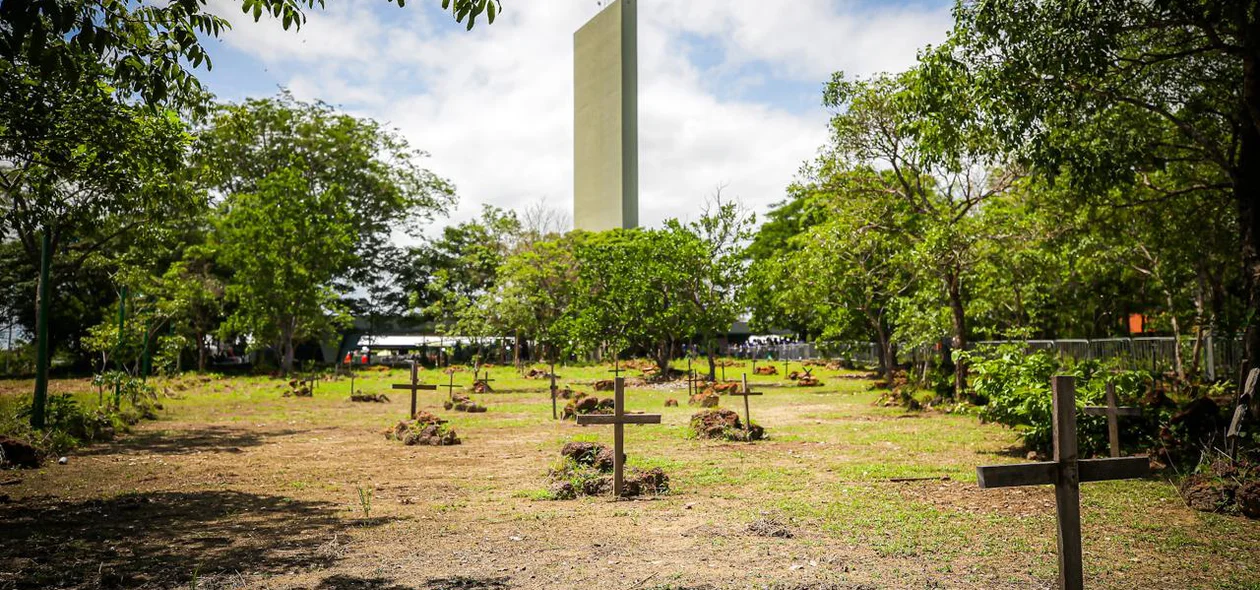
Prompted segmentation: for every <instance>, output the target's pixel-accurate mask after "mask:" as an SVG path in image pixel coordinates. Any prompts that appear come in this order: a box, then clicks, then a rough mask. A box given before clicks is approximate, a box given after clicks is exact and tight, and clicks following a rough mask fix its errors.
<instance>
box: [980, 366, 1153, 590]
mask: <svg viewBox="0 0 1260 590" xmlns="http://www.w3.org/2000/svg"><path fill="white" fill-rule="evenodd" d="M1051 385H1052V389H1053V391H1054V403H1053V409H1054V414H1053V416H1054V417H1053V419H1054V460H1053V461H1046V462H1041V463H1018V464H1014V465H988V466H984V467H977V468H976V479H977V481H978V482H979V484H980V487H981V488H1003V487H1011V486H1031V485H1047V484H1050V485H1054V501H1055V506H1056V508H1057V511H1058V516H1059V522H1058V537H1059V588H1061V589H1062V590H1081V589H1082V588H1084V587H1085V586H1084V585H1085V581H1084V577H1085V574H1084V569H1083V566H1082V564H1081V482H1086V481H1105V480H1111V479H1131V478H1137V477H1144V476H1146V475H1148V474H1149V473H1150V463H1149V461H1148V459H1147V458H1146V457H1121V458H1112V459H1078V458H1077V454H1076V453H1077V450H1076V379H1075V378H1074V377H1071V376H1063V375H1060V376H1056V377H1054V379H1053V380H1052V381H1051Z"/></svg>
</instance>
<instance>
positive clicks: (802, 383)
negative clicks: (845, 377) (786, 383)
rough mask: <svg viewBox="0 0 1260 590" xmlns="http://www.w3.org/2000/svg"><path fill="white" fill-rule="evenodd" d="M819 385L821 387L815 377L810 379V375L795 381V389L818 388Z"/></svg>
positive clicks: (820, 382) (820, 383)
mask: <svg viewBox="0 0 1260 590" xmlns="http://www.w3.org/2000/svg"><path fill="white" fill-rule="evenodd" d="M820 385H822V381H819V380H818V378H817V377H812V376H810V375H806V376H804V377H801V378H800V379H797V380H796V386H797V387H818V386H820Z"/></svg>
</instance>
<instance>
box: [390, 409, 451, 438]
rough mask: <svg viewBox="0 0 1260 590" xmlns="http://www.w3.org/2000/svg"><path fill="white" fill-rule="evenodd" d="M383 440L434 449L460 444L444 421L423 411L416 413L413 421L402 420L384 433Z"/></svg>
mask: <svg viewBox="0 0 1260 590" xmlns="http://www.w3.org/2000/svg"><path fill="white" fill-rule="evenodd" d="M385 438H387V439H390V440H397V441H402V443H403V444H405V445H431V446H435V447H441V446H448V445H457V444H460V440H459V436H458V435H456V434H455V429H454V428H451V427H450V425H449V424H447V423H446V420H443V419H441V418H438V417H437V416H434V415H433V414H430V413H428V412H425V411H423V410H422V411H419V412H416V415H415V417H414V419H412V420H402V421H400V422H398V424H396V425H394V428H392V429H390V430H387V431H386V432H385Z"/></svg>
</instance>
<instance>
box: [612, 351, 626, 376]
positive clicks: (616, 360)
mask: <svg viewBox="0 0 1260 590" xmlns="http://www.w3.org/2000/svg"><path fill="white" fill-rule="evenodd" d="M624 372H625V371H622V370H621V357H620V356H615V357H613V368H612V370H611V371H609V373H612V374H613V378H614V379H619V378H621V374H622V373H624Z"/></svg>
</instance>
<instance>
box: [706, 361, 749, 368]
mask: <svg viewBox="0 0 1260 590" xmlns="http://www.w3.org/2000/svg"><path fill="white" fill-rule="evenodd" d="M713 366H715V367H742V366H744V362H743V361H728V360H717V361H713Z"/></svg>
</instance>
